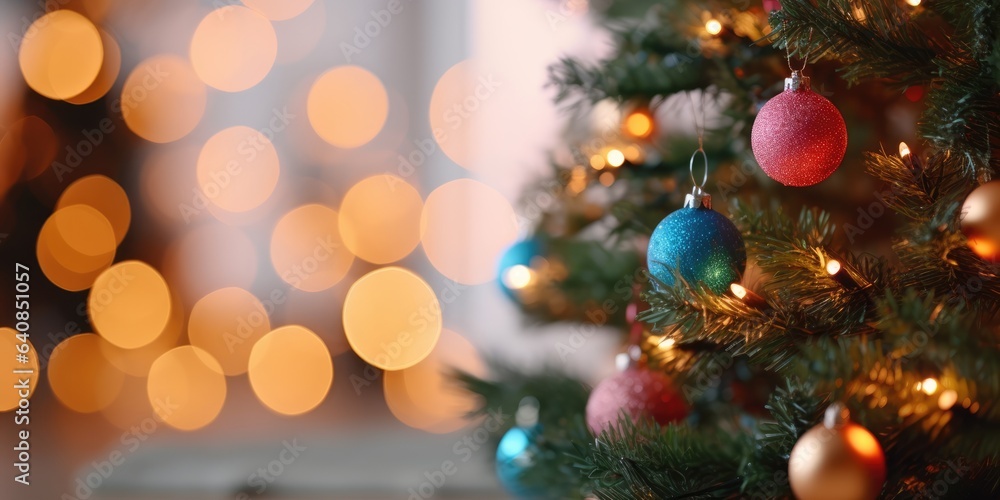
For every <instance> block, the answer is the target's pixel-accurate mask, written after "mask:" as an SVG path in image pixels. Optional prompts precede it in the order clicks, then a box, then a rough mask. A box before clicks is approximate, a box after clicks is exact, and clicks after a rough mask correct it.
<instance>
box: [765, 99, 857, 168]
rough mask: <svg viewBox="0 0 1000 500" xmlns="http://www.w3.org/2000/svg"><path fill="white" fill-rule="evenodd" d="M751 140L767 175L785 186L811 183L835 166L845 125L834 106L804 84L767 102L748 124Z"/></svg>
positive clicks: (843, 145) (841, 154) (843, 142)
mask: <svg viewBox="0 0 1000 500" xmlns="http://www.w3.org/2000/svg"><path fill="white" fill-rule="evenodd" d="M750 140H751V146H752V147H753V155H754V157H755V158H757V163H759V164H760V167H761V168H762V169H764V172H765V173H766V174H767V175H768V176H769V177H771V178H772V179H774V180H776V181H778V182H780V183H782V184H784V185H786V186H812V185H813V184H818V183H820V182H822V181H823V180H825V179H826V178H827V177H829V176H830V174H832V173H833V171H834V170H837V167H839V166H840V162H841V161H842V160H843V159H844V152H845V151H847V126H846V125H845V124H844V117H842V116H840V111H838V110H837V107H836V106H834V105H833V104H832V103H831V102H830V101H828V100H826V98H825V97H823V96H821V95H819V94H817V93H815V92H813V91H812V90H809V88H808V84H806V85H803V86H801V87H799V89H798V90H791V89H789V90H785V91H784V92H782V93H780V94H778V95H776V96H774V97H773V98H772V99H771V100H770V101H767V104H765V105H764V107H763V108H761V110H760V112H759V113H757V119H755V120H754V122H753V132H752V133H751V138H750Z"/></svg>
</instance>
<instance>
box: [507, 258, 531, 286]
mask: <svg viewBox="0 0 1000 500" xmlns="http://www.w3.org/2000/svg"><path fill="white" fill-rule="evenodd" d="M534 280H535V272H534V271H532V270H531V268H529V267H528V266H525V265H522V264H517V265H514V266H510V268H508V269H507V271H506V272H505V273H504V274H503V284H504V285H506V286H507V288H510V289H512V290H520V289H522V288H525V287H527V286H528V285H530V284H531V282H532V281H534Z"/></svg>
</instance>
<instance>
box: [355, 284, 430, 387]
mask: <svg viewBox="0 0 1000 500" xmlns="http://www.w3.org/2000/svg"><path fill="white" fill-rule="evenodd" d="M343 321H344V333H345V334H346V336H347V341H348V342H349V343H350V344H351V349H353V350H354V352H355V354H357V355H358V356H360V357H361V359H363V360H365V361H366V362H368V364H370V365H372V366H375V367H377V368H381V369H383V370H402V369H404V368H409V367H411V366H413V365H415V364H417V363H419V362H420V361H422V360H423V359H424V358H426V357H427V355H428V354H430V352H431V350H432V349H434V346H435V345H436V344H437V341H438V338H439V337H440V336H441V304H440V303H439V302H438V299H437V297H436V296H435V295H434V290H432V289H431V287H430V285H428V284H427V283H426V282H425V281H424V280H423V279H422V278H421V277H420V276H417V275H416V274H414V273H413V272H412V271H409V270H407V269H403V268H401V267H385V268H382V269H377V270H375V271H372V272H370V273H368V274H366V275H364V276H362V277H361V278H360V279H358V281H356V282H355V283H354V284H353V285H351V289H350V290H349V291H348V292H347V297H346V298H345V299H344V314H343Z"/></svg>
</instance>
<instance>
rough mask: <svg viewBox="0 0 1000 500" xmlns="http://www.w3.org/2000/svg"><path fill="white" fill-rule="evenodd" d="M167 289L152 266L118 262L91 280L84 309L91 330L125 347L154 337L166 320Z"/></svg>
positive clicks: (169, 308)
mask: <svg viewBox="0 0 1000 500" xmlns="http://www.w3.org/2000/svg"><path fill="white" fill-rule="evenodd" d="M171 306H172V304H171V298H170V290H169V289H168V288H167V282H166V281H164V279H163V276H160V273H159V272H157V270H156V269H153V268H152V267H151V266H150V265H149V264H146V263H144V262H140V261H137V260H127V261H124V262H119V263H117V264H115V265H113V266H111V267H109V268H108V269H107V270H106V271H104V272H103V273H101V275H100V276H98V277H97V279H96V280H95V281H94V286H93V287H91V290H90V295H89V296H88V297H87V312H88V313H89V315H90V322H91V324H92V325H94V329H95V330H96V331H97V333H99V334H100V335H101V336H102V337H103V338H105V339H106V340H107V341H108V342H111V343H112V344H115V345H116V346H118V347H122V348H125V349H135V348H138V347H142V346H144V345H146V344H149V343H150V342H153V341H154V340H156V338H157V337H159V336H160V334H161V333H163V331H164V329H165V328H166V326H167V322H168V321H169V320H170V310H171Z"/></svg>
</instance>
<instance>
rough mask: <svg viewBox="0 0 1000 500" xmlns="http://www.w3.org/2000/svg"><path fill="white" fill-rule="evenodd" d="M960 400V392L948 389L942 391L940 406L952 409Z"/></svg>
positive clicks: (944, 408) (939, 399)
mask: <svg viewBox="0 0 1000 500" xmlns="http://www.w3.org/2000/svg"><path fill="white" fill-rule="evenodd" d="M956 401H958V393H957V392H955V391H953V390H951V389H948V390H947V391H944V392H942V393H941V397H939V398H938V408H941V409H942V410H946V411H947V410H950V409H951V407H952V406H955V402H956Z"/></svg>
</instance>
